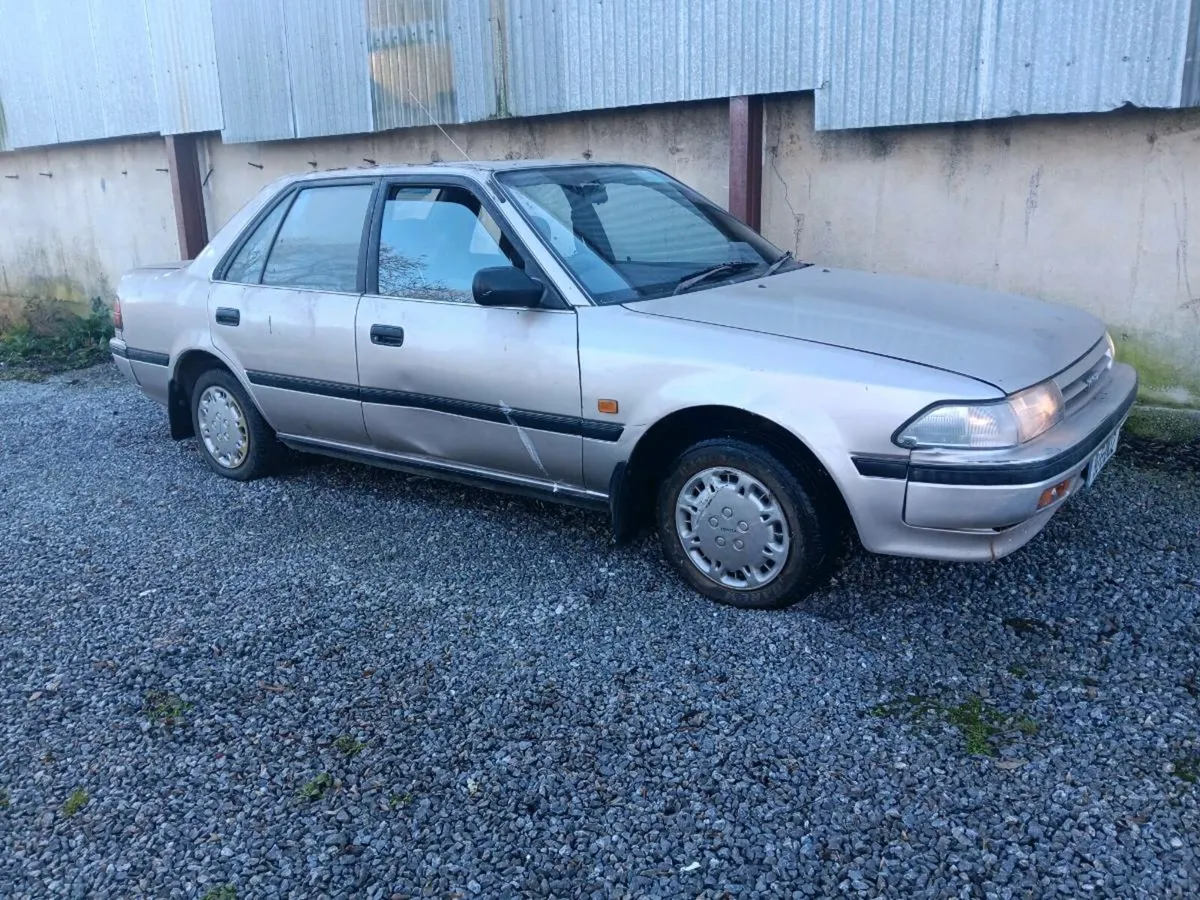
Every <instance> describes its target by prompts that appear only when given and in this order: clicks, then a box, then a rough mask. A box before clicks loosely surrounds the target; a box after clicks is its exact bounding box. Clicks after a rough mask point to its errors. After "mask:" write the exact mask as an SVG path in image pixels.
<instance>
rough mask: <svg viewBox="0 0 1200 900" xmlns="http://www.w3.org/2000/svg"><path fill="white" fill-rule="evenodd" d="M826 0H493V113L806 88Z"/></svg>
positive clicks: (811, 83)
mask: <svg viewBox="0 0 1200 900" xmlns="http://www.w3.org/2000/svg"><path fill="white" fill-rule="evenodd" d="M826 2H831V0H757V2H751V3H747V2H742V0H641V2H624V3H622V2H607V3H600V2H589V0H504V2H503V3H502V4H495V3H494V4H493V7H498V9H494V16H495V17H496V18H497V19H498V21H499V27H498V31H499V33H500V45H501V47H502V48H503V53H502V56H501V63H505V64H506V65H505V66H504V69H503V70H502V73H501V74H502V76H507V85H508V88H509V90H508V91H507V92H502V93H501V95H500V102H498V104H497V108H498V112H499V113H500V114H506V113H511V114H512V115H539V114H546V113H556V112H565V111H573V110H584V109H603V108H610V107H621V106H636V105H642V104H649V103H668V102H673V101H677V100H703V99H709V98H713V97H728V96H731V95H736V94H746V93H750V94H762V93H776V92H781V91H799V90H812V89H813V88H815V87H816V86H817V84H818V82H819V79H818V76H817V73H818V71H819V69H818V60H819V57H820V50H821V47H820V40H819V29H818V25H819V23H820V21H821V13H822V8H821V7H822V5H823V4H824V3H826ZM499 64H500V63H498V65H499ZM505 101H506V102H505Z"/></svg>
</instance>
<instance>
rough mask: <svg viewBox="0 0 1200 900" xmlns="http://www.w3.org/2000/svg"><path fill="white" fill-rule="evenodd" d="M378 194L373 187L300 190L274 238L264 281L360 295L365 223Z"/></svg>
mask: <svg viewBox="0 0 1200 900" xmlns="http://www.w3.org/2000/svg"><path fill="white" fill-rule="evenodd" d="M374 190H375V188H374V185H370V184H346V185H332V186H327V187H311V188H304V189H302V190H301V191H300V192H299V193H298V194H297V196H296V199H295V201H294V202H293V203H292V206H291V209H289V210H288V213H287V218H286V219H284V221H283V226H282V227H281V228H280V229H279V235H278V236H277V237H276V238H275V245H274V246H273V247H272V248H271V254H270V256H269V257H268V258H267V265H266V268H265V270H264V271H263V277H262V283H263V284H270V285H277V286H282V287H294V288H303V289H307V290H313V291H337V292H342V293H347V294H350V293H357V291H358V260H359V255H360V250H361V248H362V236H363V224H364V222H365V221H366V216H367V210H368V208H369V207H370V205H371V194H372V193H373V191H374Z"/></svg>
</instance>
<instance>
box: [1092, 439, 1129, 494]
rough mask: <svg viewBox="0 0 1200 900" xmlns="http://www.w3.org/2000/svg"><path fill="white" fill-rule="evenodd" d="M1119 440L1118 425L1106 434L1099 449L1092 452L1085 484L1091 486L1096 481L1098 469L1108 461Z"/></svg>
mask: <svg viewBox="0 0 1200 900" xmlns="http://www.w3.org/2000/svg"><path fill="white" fill-rule="evenodd" d="M1120 440H1121V428H1120V426H1118V427H1117V429H1116V430H1115V431H1114V432H1113V433H1112V434H1110V435H1109V436H1108V438H1107V439H1106V440H1105V441H1104V443H1103V444H1101V445H1100V447H1099V449H1097V450H1096V452H1095V453H1094V454H1092V461H1091V462H1089V463H1088V467H1087V486H1088V487H1091V486H1092V485H1093V484H1095V483H1096V478H1097V477H1098V476H1099V475H1100V470H1101V469H1103V468H1104V466H1105V465H1106V464H1107V463H1108V461H1109V460H1110V459H1112V458H1113V455H1114V454H1115V453H1116V452H1117V443H1118V442H1119V441H1120Z"/></svg>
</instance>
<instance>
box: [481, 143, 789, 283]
mask: <svg viewBox="0 0 1200 900" xmlns="http://www.w3.org/2000/svg"><path fill="white" fill-rule="evenodd" d="M496 177H497V178H498V179H499V181H500V182H501V184H503V185H504V186H505V187H506V188H507V190H508V193H509V195H510V196H511V197H512V198H513V200H514V201H515V202H516V204H517V205H518V206H519V207H520V208H521V210H522V212H523V213H524V214H525V216H526V218H528V219H529V222H530V224H532V225H533V227H534V228H535V229H537V231H538V232H539V234H541V236H542V239H543V240H545V242H546V243H547V244H548V245H549V246H550V247H551V249H552V250H553V251H554V252H555V254H556V255H557V256H558V257H559V259H560V260H561V261H562V263H563V265H565V266H566V267H567V268H568V269H569V270H570V271H571V274H573V275H574V276H575V278H576V279H577V280H578V281H579V282H580V284H582V285H583V286H584V288H586V289H587V291H588V293H589V294H590V295H591V297H592V299H593V300H594V301H595V302H597V303H600V304H612V303H626V302H629V301H631V300H649V299H652V298H654V297H663V296H666V295H668V294H672V293H675V292H676V291H677V290H680V291H681V292H682V291H684V290H703V289H704V288H708V287H713V286H715V285H718V284H724V283H728V282H730V281H736V280H741V279H745V278H753V277H758V276H761V275H763V274H765V272H766V270H767V268H769V267H770V265H771V264H772V263H774V262H776V261H777V260H779V259H780V258H781V257H782V256H783V253H782V251H780V250H779V248H778V247H776V246H774V245H773V244H771V242H770V241H768V240H766V239H765V238H763V237H762V236H761V235H759V234H757V233H756V232H755V231H754V230H753V229H751V228H750V227H749V226H747V225H745V224H743V223H742V222H740V221H739V220H737V219H736V218H734V217H733V216H731V215H730V214H729V213H727V212H726V211H725V210H723V209H721V208H720V207H719V206H717V205H716V204H714V203H712V202H711V201H709V200H706V199H705V198H704V197H702V196H700V195H699V194H697V193H696V192H695V191H693V190H691V189H690V188H688V187H686V186H685V185H683V184H680V183H679V182H678V181H675V180H674V179H673V178H670V177H669V176H667V175H664V174H663V173H662V172H658V171H655V170H654V169H643V168H638V167H634V166H555V167H552V168H545V169H516V170H513V171H509V172H499V173H497V176H496ZM784 268H786V267H784ZM710 269H711V270H713V271H711V272H709V271H708V270H710ZM685 282H686V283H685Z"/></svg>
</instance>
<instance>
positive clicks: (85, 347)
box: [0, 297, 114, 381]
mask: <svg viewBox="0 0 1200 900" xmlns="http://www.w3.org/2000/svg"><path fill="white" fill-rule="evenodd" d="M113 334H114V330H113V324H112V315H111V313H110V312H109V309H108V307H107V306H106V305H105V304H104V301H102V300H101V299H100V298H99V297H95V298H93V299H92V305H91V311H90V312H89V313H88V314H87V315H86V316H79V315H76V314H75V312H74V311H73V310H72V309H71V308H70V307H69V306H67V305H66V304H65V303H62V302H60V301H57V300H42V299H35V300H28V301H26V303H25V308H24V310H23V311H22V321H20V322H13V321H11V320H7V319H6V320H3V321H0V380H19V381H41V380H42V379H43V378H45V377H46V376H47V375H53V374H57V373H59V372H67V371H71V370H73V369H85V368H87V367H88V366H94V365H96V364H98V363H101V362H105V361H106V360H108V359H109V358H110V354H109V349H108V340H109V338H111V337H112V336H113Z"/></svg>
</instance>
